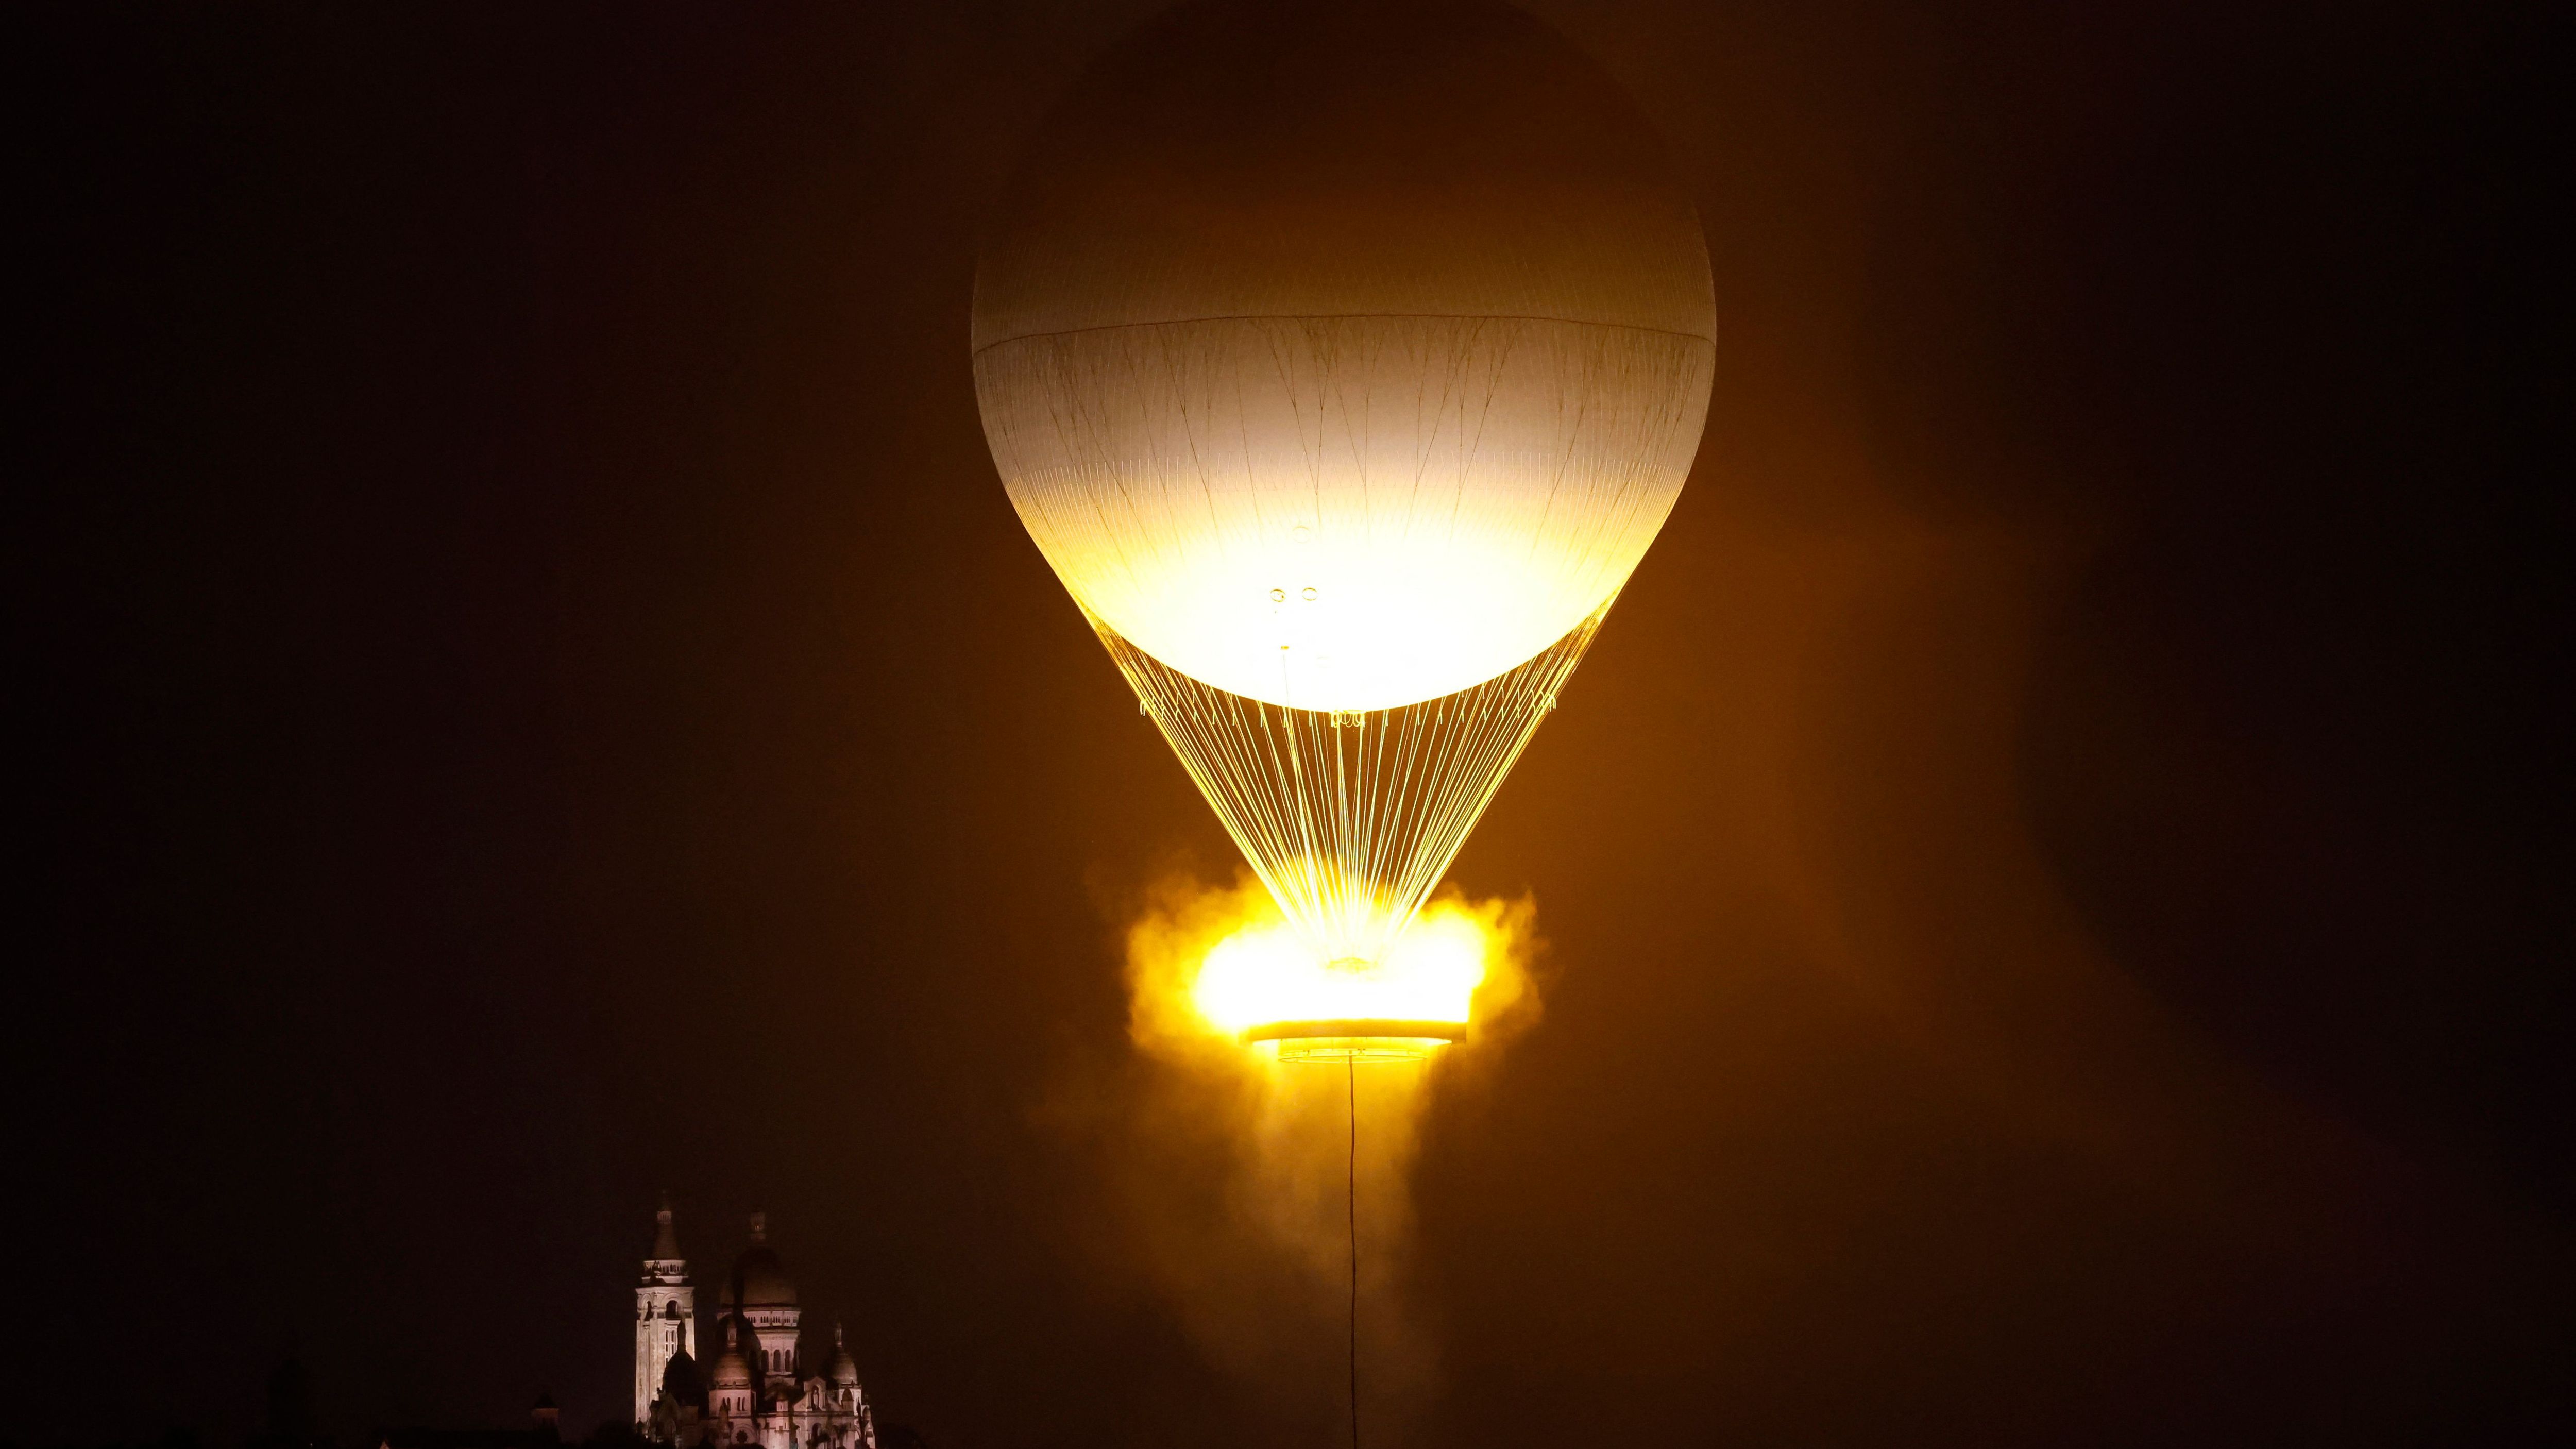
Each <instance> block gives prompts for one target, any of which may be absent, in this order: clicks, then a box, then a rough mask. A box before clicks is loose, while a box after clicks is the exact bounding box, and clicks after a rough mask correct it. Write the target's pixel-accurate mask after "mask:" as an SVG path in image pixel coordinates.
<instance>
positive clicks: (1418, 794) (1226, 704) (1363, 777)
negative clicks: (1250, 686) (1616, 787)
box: [1092, 604, 1610, 961]
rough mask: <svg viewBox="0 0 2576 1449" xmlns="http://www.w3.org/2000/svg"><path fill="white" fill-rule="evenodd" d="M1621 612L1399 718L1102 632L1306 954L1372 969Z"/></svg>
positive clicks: (1605, 608)
mask: <svg viewBox="0 0 2576 1449" xmlns="http://www.w3.org/2000/svg"><path fill="white" fill-rule="evenodd" d="M1609 611H1610V605H1609V604H1604V605H1602V607H1601V609H1600V611H1599V612H1597V613H1595V614H1593V615H1592V617H1590V618H1588V619H1586V620H1584V621H1583V623H1582V625H1581V626H1580V627H1578V628H1576V629H1575V630H1574V631H1573V632H1572V633H1569V634H1567V635H1566V636H1565V637H1564V638H1562V639H1560V640H1558V641H1557V642H1556V643H1555V644H1553V645H1551V646H1549V647H1548V648H1547V649H1545V650H1542V651H1541V652H1540V653H1539V655H1538V656H1537V657H1536V658H1533V659H1531V660H1529V661H1528V662H1526V663H1524V664H1522V665H1520V666H1519V667H1518V668H1515V669H1511V670H1508V671H1506V672H1504V673H1502V674H1500V675H1497V676H1495V677H1494V678H1492V679H1489V680H1486V681H1485V682H1484V683H1482V684H1479V685H1476V686H1474V687H1472V688H1469V689H1464V690H1460V691H1459V692H1457V693H1456V694H1449V695H1443V696H1441V697H1439V698H1437V699H1429V700H1424V701H1423V702H1421V703H1420V704H1412V705H1405V706H1402V707H1400V708H1396V709H1386V710H1311V709H1293V708H1287V707H1284V706H1280V705H1274V704H1266V703H1264V702H1262V701H1260V700H1256V699H1252V698H1249V697H1247V696H1244V695H1240V694H1233V693H1229V692H1227V691H1225V690H1222V689H1218V688H1215V687H1214V686H1212V685H1208V684H1203V683H1201V682H1200V681H1198V680H1196V679H1194V678H1191V677H1190V676H1189V675H1186V674H1183V673H1181V672H1180V671H1178V670H1176V669H1173V668H1171V667H1169V666H1168V665H1165V664H1164V663H1163V662H1162V661H1160V660H1158V659H1156V658H1154V656H1152V655H1150V654H1147V653H1146V652H1145V651H1144V650H1142V649H1139V648H1137V647H1136V646H1135V645H1134V644H1131V643H1129V642H1128V641H1127V640H1126V638H1125V637H1123V636H1122V635H1120V634H1119V633H1117V632H1116V631H1115V630H1113V629H1111V628H1109V627H1108V626H1107V625H1106V624H1103V623H1101V622H1100V621H1099V620H1098V619H1096V618H1095V619H1093V620H1092V627H1093V628H1094V629H1095V630H1096V631H1097V632H1098V633H1099V635H1100V640H1101V643H1102V644H1104V645H1106V646H1107V648H1108V650H1109V655H1110V658H1112V659H1113V660H1115V661H1116V662H1117V664H1118V668H1119V671H1120V672H1121V673H1123V674H1124V675H1126V677H1127V682H1128V684H1129V685H1131V686H1133V687H1134V689H1135V691H1136V698H1137V702H1138V704H1139V706H1140V707H1141V708H1142V709H1143V710H1144V712H1145V713H1146V714H1148V715H1150V716H1152V717H1153V720H1154V723H1155V725H1156V726H1157V727H1159V728H1160V729H1161V730H1162V732H1163V737H1164V738H1165V739H1166V740H1168V741H1169V742H1170V743H1171V746H1172V751H1173V753H1175V754H1177V755H1179V756H1180V758H1181V763H1182V764H1183V765H1184V766H1185V767H1186V768H1187V769H1188V770H1189V773H1190V778H1191V779H1192V780H1193V781H1195V782H1196V783H1197V785H1198V787H1199V790H1200V792H1201V793H1202V794H1204V795H1206V796H1207V799H1208V803H1209V804H1210V805H1212V806H1214V807H1215V809H1216V814H1217V818H1218V819H1219V820H1220V821H1222V822H1224V825H1225V828H1226V832H1227V833H1228V834H1230V835H1232V836H1233V837H1234V841H1235V844H1236V845H1238V846H1239V847H1241V848H1242V850H1243V854H1244V858H1245V859H1246V860H1248V861H1250V862H1251V864H1252V868H1253V871H1254V873H1255V874H1257V875H1258V876H1260V878H1261V882H1262V884H1264V885H1266V886H1268V887H1269V888H1270V893H1271V895H1272V896H1273V897H1274V898H1275V899H1277V901H1278V902H1279V908H1280V910H1281V911H1283V912H1284V913H1285V914H1286V915H1287V917H1288V920H1289V922H1290V923H1291V924H1292V925H1294V926H1295V927H1296V928H1297V931H1298V933H1299V934H1300V935H1301V936H1303V937H1304V938H1305V940H1306V942H1307V944H1308V945H1309V946H1310V947H1311V948H1313V949H1314V950H1315V951H1316V952H1317V953H1318V955H1320V956H1321V958H1322V959H1324V960H1326V961H1341V960H1352V959H1356V960H1362V961H1374V960H1376V959H1378V957H1379V955H1380V953H1382V952H1383V951H1384V949H1385V948H1386V946H1387V944H1388V943H1389V942H1391V941H1393V940H1394V939H1395V938H1396V937H1397V936H1398V935H1401V934H1402V933H1403V931H1404V929H1405V927H1407V926H1409V925H1411V924H1412V922H1413V918H1414V915H1415V914H1416V913H1417V912H1419V911H1420V910H1421V909H1422V903H1423V901H1424V900H1425V899H1427V898H1428V897H1429V896H1430V894H1431V891H1432V888H1433V887H1435V886H1437V885H1438V884H1439V883H1440V877H1441V875H1442V873H1443V872H1445V871H1447V870H1448V868H1449V862H1450V861H1451V860H1452V859H1454V858H1455V857H1456V856H1457V854H1458V849H1459V847H1460V846H1461V845H1463V844H1465V843H1466V839H1467V834H1468V832H1469V831H1471V830H1473V829H1474V828H1475V825H1476V821H1477V819H1478V817H1480V816H1482V815H1483V814H1484V813H1485V807H1486V806H1487V805H1488V804H1490V803H1492V801H1493V798H1494V792H1495V791H1496V790H1497V789H1498V788H1500V787H1501V785H1502V782H1503V777H1504V776H1505V775H1506V774H1508V773H1510V771H1511V768H1512V765H1513V764H1514V762H1516V761H1517V760H1518V759H1519V758H1520V754H1521V751H1522V750H1523V749H1525V748H1527V747H1528V745H1529V742H1530V738H1531V736H1533V735H1535V734H1536V733H1537V732H1538V727H1539V725H1540V723H1541V722H1542V721H1544V720H1545V719H1546V718H1547V714H1548V711H1550V710H1552V709H1554V708H1555V707H1556V696H1557V691H1558V690H1560V689H1562V688H1563V687H1564V685H1565V682H1566V680H1567V678H1568V677H1569V676H1571V675H1572V674H1573V673H1574V668H1575V666H1576V665H1577V664H1580V663H1581V662H1582V660H1583V654H1584V651H1585V650H1586V649H1587V648H1589V647H1590V646H1591V643H1592V638H1593V635H1594V634H1595V633H1597V632H1598V631H1599V630H1600V627H1601V622H1602V619H1603V618H1604V617H1605V616H1606V615H1607V614H1608V613H1609Z"/></svg>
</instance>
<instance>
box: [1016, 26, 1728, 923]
mask: <svg viewBox="0 0 2576 1449" xmlns="http://www.w3.org/2000/svg"><path fill="white" fill-rule="evenodd" d="M1713 337H1714V319H1713V316H1712V308H1711V303H1710V288H1709V276H1708V263H1707V255H1706V251H1705V248H1704V245H1703V243H1702V241H1701V237H1700V231H1699V223H1698V219H1697V216H1696V214H1695V213H1694V212H1693V211H1692V209H1691V207H1690V205H1689V203H1688V202H1687V200H1685V199H1684V198H1683V197H1682V196H1681V195H1680V193H1679V192H1678V191H1676V190H1675V189H1673V188H1672V187H1671V186H1670V185H1669V183H1668V181H1667V180H1666V178H1665V177H1664V175H1663V170H1662V163H1661V159H1660V155H1659V152H1658V150H1657V148H1656V146H1655V145H1654V143H1653V141H1652V138H1651V136H1650V135H1649V134H1648V133H1647V132H1646V131H1645V129H1644V127H1643V126H1642V125H1641V124H1639V123H1638V122H1637V120H1636V119H1635V118H1634V117H1633V116H1632V115H1631V114H1630V113H1629V111H1628V109H1627V107H1626V106H1625V103H1624V101H1623V100H1622V99H1621V98H1620V97H1619V96H1618V94H1617V92H1616V90H1615V88H1614V87H1612V86H1611V85H1610V84H1609V82H1608V81H1607V79H1606V78H1604V77H1602V76H1601V75H1600V74H1599V72H1597V71H1596V70H1594V69H1593V68H1592V67H1590V66H1589V65H1588V64H1587V63H1586V62H1584V61H1583V60H1582V59H1581V57H1579V56H1578V55H1576V54H1575V53H1574V52H1573V51H1572V50H1571V49H1570V48H1569V47H1567V46H1565V44H1564V43H1563V42H1562V41H1560V40H1558V39H1557V38H1556V37H1554V36H1553V35H1552V34H1550V33H1549V32H1547V31H1546V30H1544V29H1543V28H1542V27H1540V26H1538V25H1537V24H1536V23H1535V22H1533V21H1530V20H1529V19H1527V18H1526V17H1524V16H1521V15H1519V14H1518V13H1516V12H1512V11H1508V10H1503V9H1500V8H1489V7H1482V6H1442V5H1426V6H1420V7H1415V8H1404V7H1396V8H1393V9H1387V10H1373V9H1360V8H1351V9H1347V10H1345V9H1341V8H1338V7H1331V6H1326V7H1323V8H1322V9H1321V10H1320V11H1319V12H1311V13H1310V12H1305V11H1295V10H1291V9H1289V8H1287V7H1255V6H1232V5H1202V6H1196V7H1188V8H1185V9H1183V10H1182V11H1179V12H1176V13H1175V14H1173V15H1171V16H1167V17H1165V18H1164V19H1162V20H1160V21H1158V22H1156V23H1155V24H1153V25H1151V26H1149V27H1147V28H1146V29H1145V30H1144V31H1142V32H1140V33H1139V35H1138V36H1137V37H1135V38H1133V39H1131V41H1130V42H1129V43H1128V44H1126V45H1125V46H1122V47H1121V48H1120V49H1119V50H1118V51H1116V52H1114V53H1113V54H1112V55H1111V56H1110V57H1109V58H1107V59H1106V60H1104V61H1103V62H1102V63H1101V64H1100V65H1098V66H1096V67H1095V68H1094V70H1093V71H1092V73H1091V74H1090V75H1089V76H1088V77H1087V78H1086V80H1085V82H1084V83H1083V84H1082V85H1081V86H1079V87H1077V89H1076V91H1075V92H1074V94H1073V95H1072V96H1071V97H1070V98H1069V99H1068V100H1067V101H1066V102H1065V104H1064V105H1063V106H1061V107H1059V108H1058V111H1057V113H1056V114H1055V116H1053V117H1052V118H1050V120H1049V122H1048V123H1047V125H1046V126H1045V127H1044V128H1043V130H1042V133H1041V139H1040V141H1039V142H1038V144H1037V145H1036V146H1035V147H1034V148H1033V150H1032V153H1031V155H1030V157H1029V158H1028V161H1027V163H1026V164H1025V165H1024V167H1023V168H1022V171H1021V173H1020V176H1019V178H1018V180H1017V181H1016V182H1015V184H1014V186H1013V188H1012V192H1011V195H1010V198H1009V200H1008V202H1007V203H1006V205H1005V207H1004V209H1003V214H1002V218H1001V221H1000V224H999V225H998V226H997V227H996V228H995V231H994V234H993V237H992V239H991V241H990V242H989V244H988V246H987V248H986V251H985V256H984V261H983V266H982V268H981V270H980V272H979V275H978V278H977V287H976V306H975V339H974V342H975V375H976V386H977V394H978V398H979V400H980V402H981V406H982V410H983V416H984V424H985V430H986V435H987V437H988V439H989V440H990V442H991V444H992V449H993V456H994V459H995V462H996V464H997V465H998V467H999V470H1000V472H1001V475H1002V479H1003V482H1004V485H1005V486H1006V488H1007V489H1008V490H1009V494H1010V498H1011V501H1012V504H1013V506H1014V507H1015V508H1016V509H1017V510H1018V513H1019V516H1020V519H1021V521H1022V522H1023V523H1024V524H1025V525H1026V526H1027V528H1028V530H1029V534H1030V536H1031V538H1033V539H1034V540H1035V541H1036V542H1037V544H1038V547H1039V549H1040V550H1041V551H1042V552H1043V553H1044V554H1045V556H1046V559H1047V561H1048V563H1049V564H1051V565H1052V566H1053V567H1054V569H1055V571H1056V574H1057V576H1058V577H1059V578H1060V579H1062V580H1063V582H1064V585H1065V587H1066V589H1067V590H1068V591H1069V592H1070V593H1071V594H1072V595H1073V597H1074V599H1075V600H1076V601H1077V602H1078V603H1079V604H1080V605H1081V607H1082V608H1083V609H1084V610H1085V612H1086V613H1087V615H1088V616H1089V618H1090V619H1091V621H1092V623H1093V624H1094V626H1095V628H1097V629H1098V630H1099V632H1100V634H1101V637H1102V640H1103V642H1104V643H1105V644H1107V645H1108V647H1109V649H1110V652H1111V654H1112V656H1113V657H1114V658H1116V659H1117V660H1118V662H1119V664H1120V666H1121V668H1122V669H1124V670H1125V672H1126V673H1127V676H1128V678H1129V680H1130V682H1131V683H1133V684H1134V685H1135V686H1136V688H1137V691H1138V695H1139V698H1140V700H1141V701H1142V703H1143V705H1144V707H1145V709H1146V711H1147V712H1148V713H1150V714H1152V715H1153V716H1154V717H1155V718H1156V720H1157V721H1158V722H1159V723H1160V724H1161V725H1162V726H1163V729H1164V732H1165V734H1166V735H1167V736H1168V737H1170V738H1171V740H1172V743H1173V745H1174V748H1175V749H1176V750H1177V751H1178V752H1179V754H1180V755H1181V758H1182V759H1183V761H1184V763H1185V764H1187V765H1188V766H1189V767H1190V769H1191V772H1192V774H1193V776H1194V777H1195V778H1196V779H1197V780H1198V782H1199V784H1200V785H1201V787H1202V788H1203V789H1204V790H1205V791H1206V792H1207V794H1208V796H1209V799H1210V801H1211V803H1212V804H1214V805H1215V807H1216V809H1217V812H1218V814H1219V815H1220V817H1222V818H1223V819H1224V820H1225V822H1226V824H1227V826H1228V828H1229V829H1230V830H1231V831H1232V832H1233V834H1234V836H1235V838H1236V840H1237V841H1238V843H1240V844H1241V845H1242V846H1243V848H1244V851H1245V853H1246V855H1247V857H1248V858H1250V859H1251V861H1252V863H1253V865H1254V867H1255V868H1256V870H1258V871H1259V872H1260V873H1261V875H1262V878H1263V879H1264V880H1265V881H1266V882H1268V883H1269V884H1270V886H1271V888H1272V890H1273V892H1274V893H1275V894H1276V895H1278V896H1279V898H1280V901H1281V904H1282V906H1283V907H1284V908H1285V909H1286V910H1287V911H1288V914H1289V916H1290V918H1291V919H1292V920H1295V921H1296V922H1297V923H1298V924H1299V926H1300V927H1301V929H1303V930H1305V931H1306V933H1307V934H1308V936H1309V938H1310V940H1311V942H1312V944H1313V945H1314V946H1315V948H1316V949H1317V950H1318V951H1320V952H1323V953H1326V954H1327V955H1328V956H1357V957H1363V958H1374V956H1375V955H1376V954H1377V953H1378V952H1379V951H1380V950H1381V949H1382V948H1383V947H1384V945H1385V943H1386V941H1387V939H1388V938H1389V937H1390V936H1391V935H1392V934H1393V933H1394V932H1396V931H1399V930H1401V929H1402V928H1403V925H1404V923H1405V922H1406V921H1407V920H1409V919H1410V918H1411V916H1412V914H1413V912H1414V911H1415V910H1416V909H1417V908H1418V907H1419V905H1420V903H1421V900H1422V898H1423V897H1424V896H1425V895H1427V894H1428V892H1429V891H1430V889H1431V888H1432V886H1433V885H1435V884H1436V883H1437V880H1438V877H1439V874H1440V872H1441V871H1442V870H1444V869H1445V868H1446V866H1447V863H1448V860H1449V859H1450V857H1451V856H1452V855H1454V854H1455V852H1456V849H1457V847H1458V845H1459V843H1461V842H1462V841H1463V840H1464V839H1465V836H1466V833H1467V831H1468V829H1470V828H1471V827H1472V826H1473V824H1474V822H1475V818H1476V816H1477V815H1478V814H1480V813H1481V812H1482V810H1483V807H1484V804H1485V802H1486V801H1487V800H1489V799H1490V798H1491V796H1492V792H1493V789H1494V787H1495V786H1496V785H1498V784H1499V782H1500V780H1501V778H1502V775H1503V773H1504V772H1505V771H1507V770H1508V769H1509V768H1510V765H1511V762H1512V760H1513V759H1514V758H1516V757H1517V756H1518V754H1519V751H1520V748H1521V747H1522V746H1523V745H1524V744H1526V743H1527V741H1528V738H1529V735H1530V733H1531V732H1532V731H1534V730H1535V729H1536V727H1537V724H1538V721H1539V720H1540V719H1541V718H1543V716H1544V714H1545V712H1546V710H1547V709H1548V708H1549V707H1552V706H1553V704H1554V702H1555V696H1556V689H1557V687H1558V685H1560V684H1561V683H1562V682H1563V680H1564V678H1565V676H1566V675H1567V674H1568V673H1570V672H1571V670H1572V669H1573V667H1574V665H1575V663H1576V662H1578V661H1579V660H1580V658H1581V655H1582V651H1583V648H1584V646H1585V645H1586V644H1588V642H1589V640H1590V638H1591V634H1592V631H1593V630H1594V629H1595V628H1597V627H1598V624H1599V622H1600V620H1601V618H1602V616H1603V615H1604V613H1605V612H1606V611H1607V610H1608V608H1609V606H1610V604H1611V602H1612V601H1613V600H1614V599H1615V598H1616V597H1617V595H1618V592H1619V590H1620V588H1621V586H1622V585H1624V584H1625V583H1626V581H1627V579H1628V576H1629V574H1630V572H1631V571H1632V570H1634V569H1635V568H1636V566H1637V563H1638V560H1639V559H1640V558H1642V557H1643V556H1644V554H1645V551H1646V549H1647V547H1648V545H1650V544H1651V543H1652V542H1653V541H1654V537H1655V534H1656V532H1657V530H1658V529H1660V528H1661V527H1662V524H1663V521H1664V518H1665V516H1666V515H1667V514H1668V513H1669V512H1670V511H1671V509H1672V506H1673V503H1674V500H1675V499H1676V497H1677V496H1678V495H1679V493H1680V490H1681V487H1682V482H1683V479H1684V476H1685V475H1686V473H1687V471H1688V469H1689V466H1690V462H1691V458H1692V456H1693V454H1694V453H1695V452H1696V450H1697V447H1698V442H1699V436H1700V430H1701V426H1702V423H1703V420H1704V418H1705V414H1706V409H1707V401H1708V389H1709V377H1710V370H1711V366H1712V359H1713V350H1714V343H1713Z"/></svg>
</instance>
